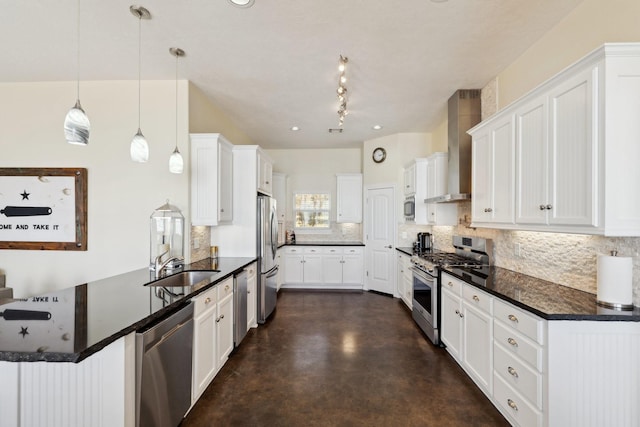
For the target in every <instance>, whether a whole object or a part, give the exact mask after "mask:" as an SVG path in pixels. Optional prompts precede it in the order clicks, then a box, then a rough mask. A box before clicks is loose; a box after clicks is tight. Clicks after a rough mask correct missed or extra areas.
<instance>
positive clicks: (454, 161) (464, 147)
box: [424, 89, 481, 203]
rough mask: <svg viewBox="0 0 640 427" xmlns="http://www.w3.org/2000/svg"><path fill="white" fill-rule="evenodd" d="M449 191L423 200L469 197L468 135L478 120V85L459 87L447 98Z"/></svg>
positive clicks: (462, 198)
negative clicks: (471, 87)
mask: <svg viewBox="0 0 640 427" xmlns="http://www.w3.org/2000/svg"><path fill="white" fill-rule="evenodd" d="M448 106H449V141H448V151H449V171H448V190H447V191H448V193H447V194H445V195H443V196H438V197H432V198H429V199H425V200H424V202H425V203H451V202H459V201H464V200H469V199H471V135H469V134H467V131H468V130H469V129H471V128H472V127H474V126H475V125H477V124H478V123H480V119H481V115H480V89H460V90H458V91H456V92H455V93H454V94H453V95H452V96H451V98H449V104H448Z"/></svg>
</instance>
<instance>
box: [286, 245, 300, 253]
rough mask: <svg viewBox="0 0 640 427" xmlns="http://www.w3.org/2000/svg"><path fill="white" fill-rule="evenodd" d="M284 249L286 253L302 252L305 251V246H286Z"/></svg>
mask: <svg viewBox="0 0 640 427" xmlns="http://www.w3.org/2000/svg"><path fill="white" fill-rule="evenodd" d="M282 249H284V253H285V254H301V253H303V248H301V247H292V246H285V247H283V248H282Z"/></svg>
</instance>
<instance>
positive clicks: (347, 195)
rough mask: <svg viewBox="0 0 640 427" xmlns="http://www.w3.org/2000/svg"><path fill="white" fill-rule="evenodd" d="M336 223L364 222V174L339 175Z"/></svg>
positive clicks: (337, 179) (337, 180)
mask: <svg viewBox="0 0 640 427" xmlns="http://www.w3.org/2000/svg"><path fill="white" fill-rule="evenodd" d="M336 183H337V200H336V212H337V213H336V222H338V223H361V222H362V174H360V173H354V174H337V175H336Z"/></svg>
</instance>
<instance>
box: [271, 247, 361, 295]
mask: <svg viewBox="0 0 640 427" xmlns="http://www.w3.org/2000/svg"><path fill="white" fill-rule="evenodd" d="M283 249H284V255H283V258H284V265H285V274H284V283H283V284H282V286H283V287H287V288H312V289H316V288H317V289H362V286H363V283H364V252H363V249H362V247H355V246H347V247H340V246H328V247H326V246H325V247H323V246H304V247H300V246H296V247H293V246H285V247H284V248H283Z"/></svg>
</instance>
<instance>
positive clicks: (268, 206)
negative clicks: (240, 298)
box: [257, 195, 278, 323]
mask: <svg viewBox="0 0 640 427" xmlns="http://www.w3.org/2000/svg"><path fill="white" fill-rule="evenodd" d="M277 218H278V217H277V214H276V200H275V199H274V198H272V197H269V196H264V195H258V239H257V240H258V258H259V262H258V267H259V270H258V273H259V277H260V282H259V284H258V323H264V322H265V321H266V320H267V318H268V317H269V315H270V314H271V313H272V312H273V310H274V309H275V308H276V300H277V298H278V284H277V280H276V276H277V275H278V265H277V264H276V251H277V250H278V219H277Z"/></svg>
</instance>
